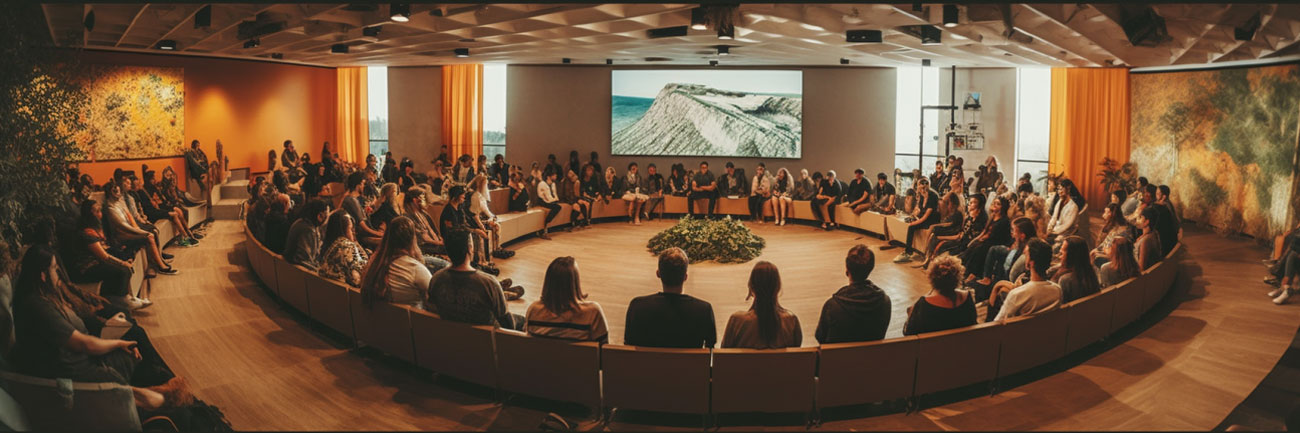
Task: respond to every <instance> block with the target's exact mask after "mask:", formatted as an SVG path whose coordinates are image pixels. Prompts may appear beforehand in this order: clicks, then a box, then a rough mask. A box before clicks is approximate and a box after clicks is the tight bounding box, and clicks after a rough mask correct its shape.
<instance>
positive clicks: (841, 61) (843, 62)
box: [840, 57, 849, 65]
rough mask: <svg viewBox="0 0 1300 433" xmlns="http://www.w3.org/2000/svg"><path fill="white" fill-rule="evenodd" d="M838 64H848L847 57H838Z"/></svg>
mask: <svg viewBox="0 0 1300 433" xmlns="http://www.w3.org/2000/svg"><path fill="white" fill-rule="evenodd" d="M840 64H841V65H847V64H849V59H846V58H843V57H840Z"/></svg>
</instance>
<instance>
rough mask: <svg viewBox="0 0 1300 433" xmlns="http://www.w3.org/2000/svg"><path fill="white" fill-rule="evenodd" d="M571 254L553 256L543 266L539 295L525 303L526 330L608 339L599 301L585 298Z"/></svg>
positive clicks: (563, 336)
mask: <svg viewBox="0 0 1300 433" xmlns="http://www.w3.org/2000/svg"><path fill="white" fill-rule="evenodd" d="M586 299H587V295H586V294H584V293H582V284H581V283H580V278H579V277H578V263H577V262H576V261H574V259H573V257H556V258H555V260H552V261H551V264H550V266H548V267H547V268H546V278H545V280H543V282H542V298H541V299H538V300H537V301H536V302H533V303H532V305H529V306H528V314H527V315H526V317H527V318H528V320H527V326H526V328H525V329H526V330H527V331H528V334H530V335H534V336H538V337H548V338H559V339H564V340H578V341H598V342H601V343H608V342H609V324H608V323H606V321H605V311H604V310H602V309H601V308H600V304H597V303H595V302H591V301H587V300H586Z"/></svg>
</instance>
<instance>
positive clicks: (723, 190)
mask: <svg viewBox="0 0 1300 433" xmlns="http://www.w3.org/2000/svg"><path fill="white" fill-rule="evenodd" d="M726 172H727V174H724V175H722V177H719V178H718V191H719V193H718V195H720V196H728V197H730V196H733V195H734V196H737V197H739V196H744V195H745V194H746V191H745V179H742V178H740V177H739V176H736V165H735V164H732V163H731V161H727V165H726Z"/></svg>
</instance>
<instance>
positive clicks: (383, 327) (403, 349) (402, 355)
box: [348, 288, 450, 363]
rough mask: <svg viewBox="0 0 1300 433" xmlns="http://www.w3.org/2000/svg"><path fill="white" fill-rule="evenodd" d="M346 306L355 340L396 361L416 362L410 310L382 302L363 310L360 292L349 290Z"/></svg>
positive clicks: (376, 302)
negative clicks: (350, 315)
mask: <svg viewBox="0 0 1300 433" xmlns="http://www.w3.org/2000/svg"><path fill="white" fill-rule="evenodd" d="M348 305H349V306H350V307H351V308H350V310H352V328H353V330H354V331H355V333H356V335H357V340H358V341H360V342H364V343H365V344H366V345H368V346H370V347H374V348H376V349H379V350H380V351H382V352H384V353H387V354H389V355H392V356H393V357H395V358H398V359H402V360H406V361H408V362H412V363H414V362H415V361H416V358H415V351H414V350H413V347H414V342H413V340H412V338H411V315H410V310H409V309H407V308H405V307H403V306H400V305H394V304H392V303H389V302H385V301H375V302H374V303H373V304H371V305H370V307H366V306H365V304H363V303H362V302H361V291H360V290H357V289H352V288H349V289H348ZM437 347H438V348H439V349H442V348H445V347H450V346H441V345H440V346H437Z"/></svg>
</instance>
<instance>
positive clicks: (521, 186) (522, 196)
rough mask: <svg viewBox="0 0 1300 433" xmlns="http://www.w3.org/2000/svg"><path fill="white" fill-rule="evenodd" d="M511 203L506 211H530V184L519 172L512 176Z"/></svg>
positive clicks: (510, 183) (510, 184)
mask: <svg viewBox="0 0 1300 433" xmlns="http://www.w3.org/2000/svg"><path fill="white" fill-rule="evenodd" d="M507 186H509V187H510V200H509V201H510V203H509V205H508V206H506V209H508V210H510V211H511V212H527V211H528V184H527V183H525V182H524V179H523V176H522V175H520V174H519V173H518V172H515V174H512V175H510V182H509V183H508V184H507Z"/></svg>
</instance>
